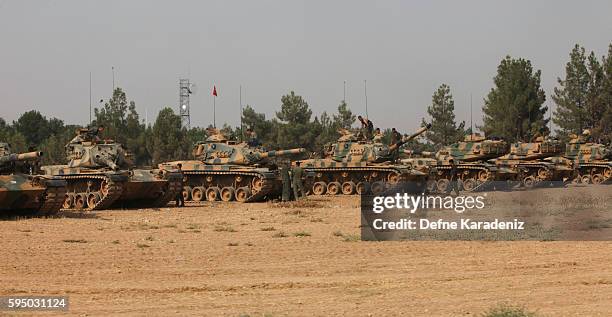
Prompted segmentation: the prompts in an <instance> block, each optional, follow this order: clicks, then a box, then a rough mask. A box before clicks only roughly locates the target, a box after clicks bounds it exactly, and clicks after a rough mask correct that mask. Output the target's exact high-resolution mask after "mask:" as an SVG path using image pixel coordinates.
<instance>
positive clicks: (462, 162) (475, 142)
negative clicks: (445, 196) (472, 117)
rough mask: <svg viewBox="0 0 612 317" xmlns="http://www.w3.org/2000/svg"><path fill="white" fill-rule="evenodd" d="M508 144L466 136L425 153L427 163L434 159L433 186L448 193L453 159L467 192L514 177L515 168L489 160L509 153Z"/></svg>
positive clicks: (433, 188)
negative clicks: (502, 165) (435, 150)
mask: <svg viewBox="0 0 612 317" xmlns="http://www.w3.org/2000/svg"><path fill="white" fill-rule="evenodd" d="M508 150H509V146H508V143H507V142H505V141H503V140H499V139H486V138H485V137H484V136H481V135H479V134H471V135H467V136H465V138H464V140H463V141H460V142H456V143H454V144H451V145H449V146H445V147H443V148H442V149H440V150H439V151H438V152H435V153H433V152H422V153H421V155H422V156H423V159H425V158H429V159H430V161H428V164H433V163H434V162H435V167H436V174H435V176H434V177H433V179H432V180H430V184H429V186H430V189H431V190H435V191H438V192H446V190H447V188H448V185H449V183H450V170H451V164H450V161H451V160H453V161H454V162H455V164H456V166H457V175H458V178H459V180H461V182H462V185H463V190H465V191H475V190H482V189H486V188H488V185H489V184H491V183H492V182H493V181H495V180H499V181H507V180H509V179H513V178H515V174H516V171H513V170H511V169H507V168H503V167H502V168H499V167H497V166H496V165H495V164H493V163H490V162H488V160H491V159H495V158H498V157H500V156H503V155H505V154H507V153H508Z"/></svg>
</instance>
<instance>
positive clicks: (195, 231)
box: [191, 230, 202, 233]
mask: <svg viewBox="0 0 612 317" xmlns="http://www.w3.org/2000/svg"><path fill="white" fill-rule="evenodd" d="M191 232H193V233H201V232H202V231H201V230H192V231H191Z"/></svg>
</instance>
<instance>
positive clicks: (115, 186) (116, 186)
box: [62, 175, 123, 210]
mask: <svg viewBox="0 0 612 317" xmlns="http://www.w3.org/2000/svg"><path fill="white" fill-rule="evenodd" d="M62 178H64V179H65V180H66V182H68V184H70V181H71V180H76V179H78V180H81V179H101V180H103V181H104V180H106V181H107V183H108V193H107V194H106V195H104V196H102V197H101V199H100V201H99V202H98V203H97V204H96V205H95V206H94V207H93V208H92V207H90V206H88V208H87V209H84V210H102V209H107V208H109V207H110V206H111V205H112V204H113V203H114V202H115V201H116V200H117V199H119V197H121V193H122V192H123V183H121V182H115V181H113V180H112V179H111V178H110V177H108V176H106V175H68V176H62ZM69 210H78V209H74V208H73V209H69Z"/></svg>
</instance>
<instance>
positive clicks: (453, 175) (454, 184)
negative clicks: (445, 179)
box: [446, 159, 459, 196]
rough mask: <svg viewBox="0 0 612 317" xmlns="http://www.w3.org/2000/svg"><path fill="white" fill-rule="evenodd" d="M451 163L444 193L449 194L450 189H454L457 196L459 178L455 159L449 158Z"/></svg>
mask: <svg viewBox="0 0 612 317" xmlns="http://www.w3.org/2000/svg"><path fill="white" fill-rule="evenodd" d="M449 163H450V165H451V169H450V173H449V177H450V183H449V184H448V188H447V189H446V193H447V194H450V193H451V191H454V192H455V194H457V196H459V179H458V177H457V164H455V160H453V159H451V160H450V161H449Z"/></svg>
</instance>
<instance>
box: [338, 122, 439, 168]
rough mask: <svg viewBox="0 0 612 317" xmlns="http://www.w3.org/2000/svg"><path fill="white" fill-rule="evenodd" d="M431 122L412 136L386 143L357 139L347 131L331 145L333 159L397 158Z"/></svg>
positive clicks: (348, 160) (370, 159)
mask: <svg viewBox="0 0 612 317" xmlns="http://www.w3.org/2000/svg"><path fill="white" fill-rule="evenodd" d="M430 127H431V124H428V125H427V126H425V127H421V128H420V129H418V130H417V131H416V132H415V133H413V134H412V135H410V136H407V137H404V138H402V139H401V140H399V141H397V142H396V143H394V144H391V145H386V144H383V143H381V142H369V141H357V140H356V139H355V138H352V137H350V136H351V135H350V134H348V133H346V134H344V135H342V136H341V137H340V138H339V139H338V142H337V143H334V144H332V145H331V147H332V149H331V159H333V160H334V161H337V162H368V163H383V162H391V161H395V160H397V158H398V157H399V151H398V149H399V148H400V147H401V146H402V145H404V144H405V143H407V142H409V141H410V140H413V139H414V138H416V137H418V136H419V135H421V134H423V133H425V131H427V130H428V129H429V128H430Z"/></svg>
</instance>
